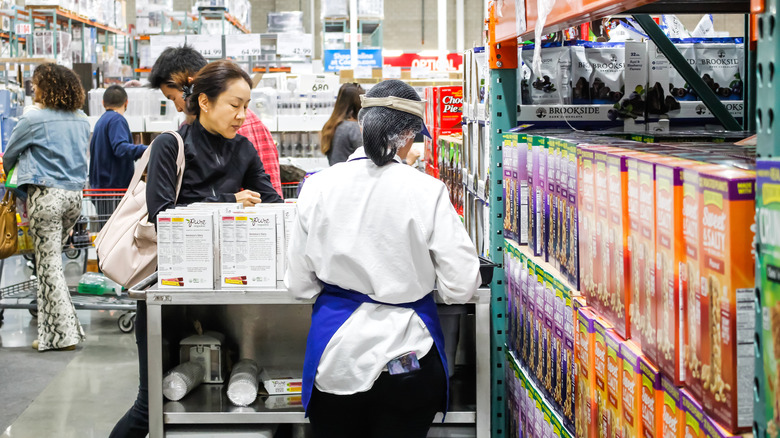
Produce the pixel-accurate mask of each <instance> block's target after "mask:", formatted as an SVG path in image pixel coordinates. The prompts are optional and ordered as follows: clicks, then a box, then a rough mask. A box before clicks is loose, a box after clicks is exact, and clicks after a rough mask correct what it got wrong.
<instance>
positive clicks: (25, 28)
mask: <svg viewBox="0 0 780 438" xmlns="http://www.w3.org/2000/svg"><path fill="white" fill-rule="evenodd" d="M31 33H32V25H31V24H30V23H18V24H17V25H16V34H17V35H29V34H31Z"/></svg>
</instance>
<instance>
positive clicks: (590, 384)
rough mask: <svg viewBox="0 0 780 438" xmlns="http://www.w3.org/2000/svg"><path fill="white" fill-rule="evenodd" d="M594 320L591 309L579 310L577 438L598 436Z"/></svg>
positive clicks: (575, 353)
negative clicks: (595, 397)
mask: <svg viewBox="0 0 780 438" xmlns="http://www.w3.org/2000/svg"><path fill="white" fill-rule="evenodd" d="M594 318H595V316H594V315H593V313H592V312H591V311H590V309H589V308H586V307H580V308H579V310H577V331H576V335H577V339H576V345H575V352H574V360H575V362H576V365H577V391H576V392H575V394H574V406H575V407H574V414H575V417H576V421H575V425H576V433H577V438H588V437H593V436H596V416H595V414H596V410H595V409H594V408H595V406H594V404H593V397H594V394H595V390H596V380H595V378H594V366H595V364H594V362H595V357H594V356H595V354H594V351H595V347H594V337H593V330H594V325H593V320H594Z"/></svg>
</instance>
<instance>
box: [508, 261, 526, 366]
mask: <svg viewBox="0 0 780 438" xmlns="http://www.w3.org/2000/svg"><path fill="white" fill-rule="evenodd" d="M527 269H528V267H527V266H526V258H525V255H523V254H522V253H520V254H518V255H517V256H516V257H515V258H514V263H513V265H512V275H513V283H514V289H515V291H514V300H513V305H514V306H513V307H514V314H515V321H516V322H515V335H514V336H515V344H514V351H515V354H516V355H518V357H519V354H520V348H521V346H522V345H523V334H524V331H523V329H524V323H525V321H524V317H525V315H524V314H523V301H522V300H523V294H525V289H526V287H527V281H528V278H527V277H528V272H527V271H526V270H527Z"/></svg>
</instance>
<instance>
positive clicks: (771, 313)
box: [756, 159, 780, 438]
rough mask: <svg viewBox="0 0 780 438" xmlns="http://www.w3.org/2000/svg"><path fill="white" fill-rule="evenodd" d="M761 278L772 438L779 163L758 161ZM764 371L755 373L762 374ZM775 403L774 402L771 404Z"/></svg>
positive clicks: (773, 435) (778, 330)
mask: <svg viewBox="0 0 780 438" xmlns="http://www.w3.org/2000/svg"><path fill="white" fill-rule="evenodd" d="M757 194H758V196H757V199H756V207H757V216H758V224H757V225H758V241H759V243H760V244H761V251H760V252H759V254H758V256H759V266H760V270H759V279H760V284H759V287H760V290H761V299H760V303H761V305H762V307H763V309H762V315H763V324H762V327H760V330H761V333H762V339H761V341H762V350H763V354H762V356H763V361H764V367H763V379H762V383H763V387H762V388H761V391H762V393H763V396H764V400H766V402H765V403H764V412H763V413H761V414H763V417H764V418H765V419H766V422H767V430H768V431H769V436H770V438H777V437H778V436H780V432H778V430H780V285H779V284H778V281H777V280H778V278H780V233H778V229H777V224H778V223H780V197H778V194H780V160H777V159H775V160H760V161H759V162H758V186H757ZM760 373H761V370H756V374H758V375H760ZM772 401H774V403H773V402H772Z"/></svg>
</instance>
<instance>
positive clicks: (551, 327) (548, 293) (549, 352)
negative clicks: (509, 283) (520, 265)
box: [540, 272, 556, 395]
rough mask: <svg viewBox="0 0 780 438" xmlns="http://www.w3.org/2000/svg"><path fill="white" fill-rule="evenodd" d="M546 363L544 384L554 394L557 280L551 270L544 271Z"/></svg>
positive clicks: (543, 367) (546, 389)
mask: <svg viewBox="0 0 780 438" xmlns="http://www.w3.org/2000/svg"><path fill="white" fill-rule="evenodd" d="M543 278H544V341H543V343H542V348H543V349H544V365H543V366H542V376H541V377H540V378H541V379H542V386H543V387H544V390H545V391H546V394H550V395H552V394H553V388H554V386H555V378H554V377H555V373H554V372H553V363H554V361H555V350H554V344H555V303H556V291H555V281H554V280H553V277H552V275H551V274H550V273H549V272H545V273H544V276H543Z"/></svg>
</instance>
